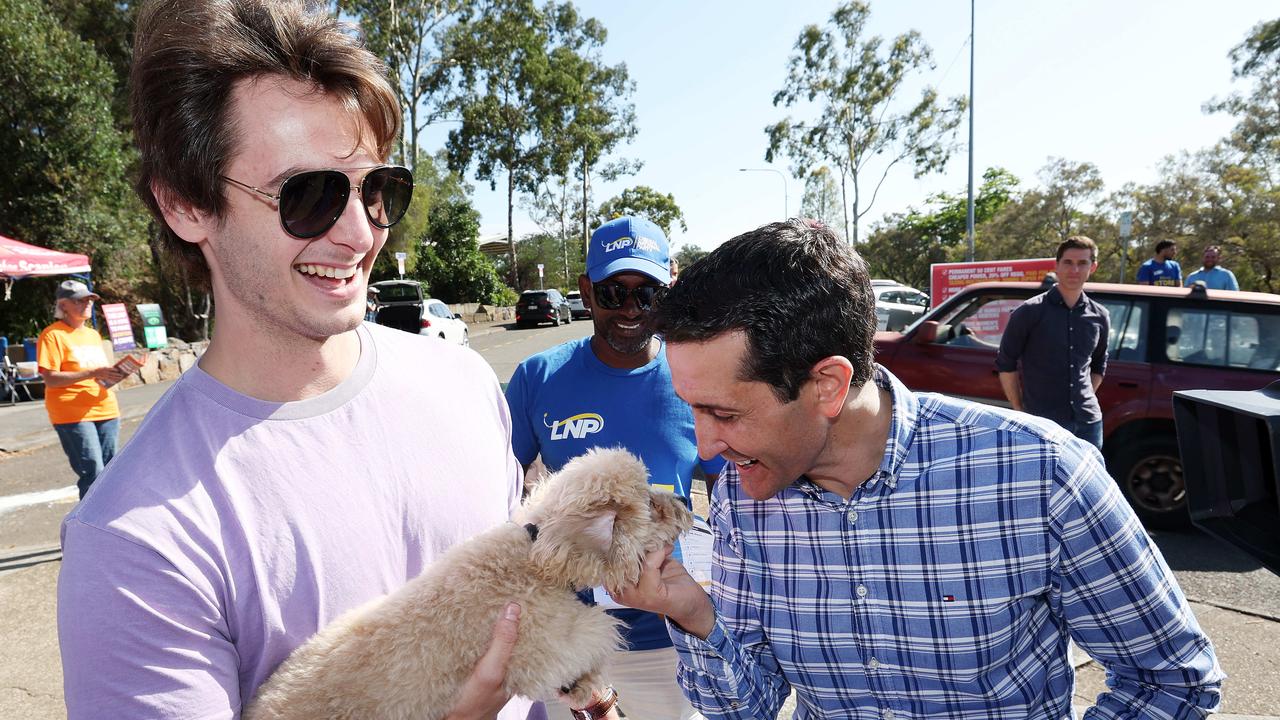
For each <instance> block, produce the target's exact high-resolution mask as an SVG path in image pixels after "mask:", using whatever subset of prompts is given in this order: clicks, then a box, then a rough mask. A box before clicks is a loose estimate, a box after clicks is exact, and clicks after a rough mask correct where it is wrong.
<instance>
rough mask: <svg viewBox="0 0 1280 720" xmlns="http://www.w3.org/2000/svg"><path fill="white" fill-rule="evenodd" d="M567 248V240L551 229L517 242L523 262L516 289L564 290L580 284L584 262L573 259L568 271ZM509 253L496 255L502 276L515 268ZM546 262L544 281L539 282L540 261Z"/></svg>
mask: <svg viewBox="0 0 1280 720" xmlns="http://www.w3.org/2000/svg"><path fill="white" fill-rule="evenodd" d="M563 251H564V245H563V241H562V240H561V239H560V238H558V237H556V236H555V235H553V234H551V233H533V234H531V235H526V236H524V237H523V238H521V239H520V240H519V241H518V242H517V243H516V254H517V255H516V257H517V258H518V260H519V263H520V271H519V273H518V274H517V276H516V277H517V281H516V286H515V289H516V290H517V291H523V290H537V289H539V288H540V287H542V288H549V287H553V288H559V289H560V290H563V291H569V290H576V289H577V288H578V276H579V275H581V274H582V273H583V272H584V270H583V266H582V264H580V263H573V264H571V265H570V267H569V272H568V273H565V272H564V266H563V264H562V261H561V257H562V253H563ZM507 263H508V260H507V258H505V257H500V258H496V261H495V262H494V265H495V266H496V267H497V268H498V272H499V273H500V275H501V276H502V277H506V276H507V275H508V274H509V273H510V270H511V267H510V265H508V264H507ZM539 263H541V264H542V266H543V277H542V282H541V283H539V282H538V264H539Z"/></svg>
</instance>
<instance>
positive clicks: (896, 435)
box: [795, 364, 920, 500]
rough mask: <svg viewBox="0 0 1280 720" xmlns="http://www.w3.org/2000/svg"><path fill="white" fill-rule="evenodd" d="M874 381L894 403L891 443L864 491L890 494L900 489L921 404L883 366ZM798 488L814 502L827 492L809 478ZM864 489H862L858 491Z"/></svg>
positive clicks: (875, 374) (797, 483)
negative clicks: (880, 487)
mask: <svg viewBox="0 0 1280 720" xmlns="http://www.w3.org/2000/svg"><path fill="white" fill-rule="evenodd" d="M872 380H873V381H874V382H875V384H876V387H878V388H880V389H881V390H886V391H888V392H889V396H890V398H891V401H892V403H893V412H892V415H891V416H890V420H889V440H888V442H886V443H885V446H884V457H883V458H881V460H880V467H879V469H877V470H876V472H875V474H873V475H872V476H871V477H869V478H867V481H866V482H865V483H863V484H862V486H861V487H862V488H873V487H876V486H877V485H879V484H880V482H881V481H883V482H884V487H885V492H891V491H892V490H894V489H895V488H896V487H897V486H898V476H899V475H900V474H901V472H902V466H903V464H905V463H906V461H907V452H908V451H909V450H910V449H911V442H912V441H913V440H914V439H915V436H916V428H917V427H918V426H919V422H920V401H919V400H917V399H916V396H915V393H913V392H911V391H910V390H909V389H907V386H906V385H903V384H902V381H901V380H899V379H898V378H896V377H894V375H893V373H891V372H889V371H888V370H886V369H885V368H884V367H883V366H881V365H878V364H877V365H874V366H873V373H872ZM795 487H796V488H797V489H798V490H799V491H800V492H802V493H804V494H805V495H807V496H809V497H810V498H812V499H814V500H824V499H826V498H823V495H824V494H826V491H825V490H823V489H822V488H820V487H818V486H817V485H816V484H814V483H813V481H811V480H809V479H808V478H801V479H800V480H799V481H798V482H796V483H795ZM859 489H861V488H859Z"/></svg>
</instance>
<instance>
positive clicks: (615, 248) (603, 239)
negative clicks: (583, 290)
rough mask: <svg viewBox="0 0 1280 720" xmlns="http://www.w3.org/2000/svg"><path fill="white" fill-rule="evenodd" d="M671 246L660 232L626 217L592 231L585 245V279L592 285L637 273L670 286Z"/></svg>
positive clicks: (649, 225) (640, 221)
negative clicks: (589, 242)
mask: <svg viewBox="0 0 1280 720" xmlns="http://www.w3.org/2000/svg"><path fill="white" fill-rule="evenodd" d="M670 257H671V247H670V245H668V244H667V236H666V235H664V234H663V233H662V229H661V228H659V227H658V226H657V225H654V224H653V223H651V222H649V221H648V220H645V219H644V218H639V217H635V216H632V215H628V216H626V217H620V218H618V219H616V220H610V221H609V222H607V223H605V224H603V225H601V226H600V227H598V228H596V231H595V232H593V233H591V244H590V245H588V246H587V277H588V278H590V279H591V282H593V283H596V282H600V281H601V280H604V279H605V278H607V277H609V276H611V275H617V274H618V273H620V272H628V271H629V272H638V273H641V274H644V275H648V276H649V277H651V278H653V279H654V280H657V281H658V282H660V283H662V284H663V285H669V284H671V264H670Z"/></svg>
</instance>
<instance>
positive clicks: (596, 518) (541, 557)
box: [529, 502, 618, 589]
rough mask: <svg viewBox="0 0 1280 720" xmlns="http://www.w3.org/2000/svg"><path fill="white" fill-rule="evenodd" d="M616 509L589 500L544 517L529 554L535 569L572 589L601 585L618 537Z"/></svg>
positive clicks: (558, 583)
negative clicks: (571, 508) (569, 509)
mask: <svg viewBox="0 0 1280 720" xmlns="http://www.w3.org/2000/svg"><path fill="white" fill-rule="evenodd" d="M617 520H618V512H617V509H616V508H614V507H613V506H612V505H610V504H607V503H603V502H601V503H591V504H590V505H589V506H587V507H580V508H575V509H573V510H571V511H565V512H563V513H561V514H556V515H552V516H551V517H549V518H546V519H544V521H543V522H542V523H541V524H540V526H539V528H538V539H537V540H535V541H534V542H533V547H532V548H531V549H530V551H529V557H530V559H531V560H532V561H533V565H534V568H535V572H538V573H539V574H540V575H541V576H542V577H543V578H545V579H546V580H548V581H549V582H551V583H553V584H556V585H570V586H572V587H574V588H575V589H580V588H584V587H592V586H594V585H600V584H601V583H602V582H603V578H604V577H605V574H604V573H605V568H606V567H607V565H608V559H609V556H610V552H611V551H612V550H613V544H614V541H615V539H616V536H617V530H618V528H617Z"/></svg>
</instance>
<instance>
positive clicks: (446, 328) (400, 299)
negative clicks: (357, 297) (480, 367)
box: [365, 280, 470, 345]
mask: <svg viewBox="0 0 1280 720" xmlns="http://www.w3.org/2000/svg"><path fill="white" fill-rule="evenodd" d="M365 319H366V320H369V321H371V322H376V323H377V324H379V325H386V326H387V327H393V328H396V329H397V330H404V331H405V332H411V333H416V334H418V335H428V336H430V337H436V338H440V339H441V340H446V341H448V342H453V343H457V344H459V345H467V344H468V343H469V342H470V338H469V337H468V334H467V324H466V323H465V322H463V321H462V315H459V314H457V313H451V312H449V306H448V305H445V304H444V303H443V302H441V301H439V300H436V299H434V298H428V297H425V296H424V294H423V291H422V283H420V282H418V281H417V280H383V281H381V282H376V283H371V284H370V285H369V303H368V306H367V313H366V315H365Z"/></svg>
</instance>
